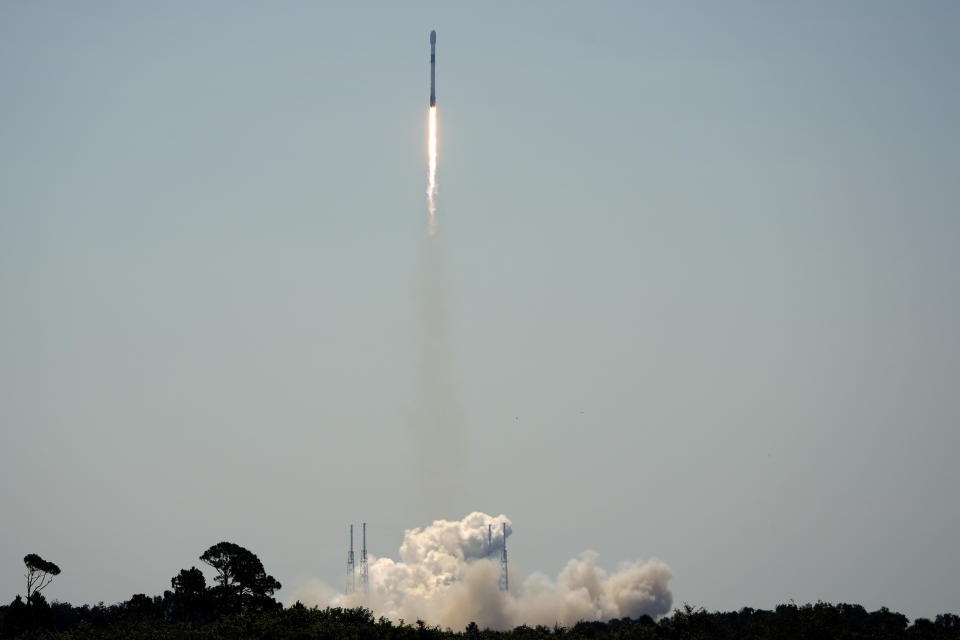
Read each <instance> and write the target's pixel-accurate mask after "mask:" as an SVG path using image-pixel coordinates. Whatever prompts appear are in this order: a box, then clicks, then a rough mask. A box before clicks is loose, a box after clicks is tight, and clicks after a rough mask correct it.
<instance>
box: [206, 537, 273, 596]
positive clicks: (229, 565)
mask: <svg viewBox="0 0 960 640" xmlns="http://www.w3.org/2000/svg"><path fill="white" fill-rule="evenodd" d="M200 560H201V561H202V562H204V563H206V564H208V565H210V566H211V567H213V568H214V569H216V571H217V576H216V577H215V578H214V581H216V582H217V583H218V585H219V586H218V587H216V589H217V590H218V591H219V592H220V595H221V597H222V599H223V600H224V601H225V603H226V604H227V606H228V607H229V608H230V609H233V610H235V611H248V610H262V609H272V608H275V607H276V606H277V602H276V601H275V600H274V599H273V597H272V596H273V593H274V592H275V591H276V590H277V589H279V588H280V583H279V582H278V581H277V580H276V578H274V577H273V576H270V575H267V572H266V571H265V570H264V568H263V563H262V562H260V558H258V557H257V556H256V555H255V554H254V553H253V552H252V551H249V550H248V549H244V548H243V547H241V546H240V545H238V544H234V543H233V542H219V543H217V544H215V545H213V546H212V547H210V548H209V549H207V550H206V551H205V552H204V553H203V555H202V556H200Z"/></svg>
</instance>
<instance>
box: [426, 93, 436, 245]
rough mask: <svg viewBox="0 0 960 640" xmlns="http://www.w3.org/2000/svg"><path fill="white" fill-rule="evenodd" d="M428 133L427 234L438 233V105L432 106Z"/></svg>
mask: <svg viewBox="0 0 960 640" xmlns="http://www.w3.org/2000/svg"><path fill="white" fill-rule="evenodd" d="M427 128H428V133H427V211H428V212H429V214H430V218H429V220H428V221H427V234H428V235H431V236H432V235H435V234H436V233H437V203H436V197H437V107H436V105H434V106H432V107H430V115H429V119H428V127H427Z"/></svg>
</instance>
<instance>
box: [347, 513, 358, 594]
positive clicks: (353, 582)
mask: <svg viewBox="0 0 960 640" xmlns="http://www.w3.org/2000/svg"><path fill="white" fill-rule="evenodd" d="M347 568H348V569H350V577H349V578H348V580H349V582H347V593H353V592H354V590H356V588H357V574H356V564H355V563H354V561H353V525H350V551H347Z"/></svg>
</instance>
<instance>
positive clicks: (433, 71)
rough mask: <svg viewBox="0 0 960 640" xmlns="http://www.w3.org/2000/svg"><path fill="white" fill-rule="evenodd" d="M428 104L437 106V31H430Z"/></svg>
mask: <svg viewBox="0 0 960 640" xmlns="http://www.w3.org/2000/svg"><path fill="white" fill-rule="evenodd" d="M430 106H431V107H435V106H437V32H436V31H431V32H430Z"/></svg>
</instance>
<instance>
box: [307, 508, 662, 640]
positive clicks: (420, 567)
mask: <svg viewBox="0 0 960 640" xmlns="http://www.w3.org/2000/svg"><path fill="white" fill-rule="evenodd" d="M501 523H506V525H507V527H506V532H507V536H509V535H510V534H511V532H512V529H511V525H510V520H509V519H508V518H507V517H506V516H504V515H500V516H496V517H491V516H489V515H487V514H485V513H480V512H474V513H471V514H470V515H468V516H467V517H466V518H464V519H463V520H460V521H449V520H436V521H434V522H433V524H431V525H429V526H426V527H421V528H417V529H409V530H407V531H406V533H405V534H404V538H403V543H402V544H401V545H400V560H398V561H394V560H392V559H390V558H372V559H371V561H370V593H369V596H367V595H366V594H363V593H359V592H357V593H352V594H336V595H333V596H330V591H329V589H326V590H325V588H323V587H321V586H320V585H317V584H316V583H312V584H308V585H304V586H303V587H301V588H299V589H298V590H297V591H296V592H295V593H294V594H293V596H292V597H291V601H296V600H300V601H301V602H303V603H304V604H309V605H318V606H328V605H329V606H344V607H357V606H365V607H368V608H370V609H371V610H372V611H373V612H374V614H376V615H378V616H380V615H382V616H386V617H387V618H390V619H392V620H395V621H397V620H400V619H403V620H406V621H408V622H410V621H413V620H424V621H425V622H427V623H428V624H431V625H439V626H440V627H443V628H446V627H449V628H451V629H456V630H459V629H463V628H464V627H465V626H466V625H467V624H468V623H470V622H471V621H473V622H476V623H477V624H478V625H479V626H480V628H487V627H489V628H492V629H510V628H513V627H516V626H518V625H521V624H527V625H537V624H543V625H547V626H553V625H554V624H561V625H564V626H570V625H573V624H575V623H576V622H578V621H580V620H609V619H611V618H623V617H627V616H629V617H631V618H636V617H639V616H642V615H644V614H646V615H649V616H651V617H656V616H659V615H663V614H666V613H668V612H669V611H670V608H671V606H672V603H673V595H672V594H671V593H670V590H669V589H668V588H667V582H668V581H669V580H670V578H671V577H672V575H673V573H672V571H671V570H670V567H668V566H667V565H666V564H664V563H663V562H660V561H659V560H656V559H652V560H649V561H647V562H639V561H638V562H626V563H623V564H621V565H620V568H619V569H618V570H617V571H615V572H613V573H608V572H606V571H604V570H603V569H601V568H600V567H598V566H597V554H596V553H593V552H591V551H586V552H584V553H582V554H581V555H580V556H579V557H577V558H574V559H572V560H570V561H569V562H568V563H567V565H566V567H564V569H563V570H562V571H561V572H560V574H559V575H558V576H557V578H556V580H551V579H550V578H548V577H547V576H546V575H543V574H540V573H535V574H533V575H531V576H529V577H528V578H526V580H524V581H523V582H522V583H520V585H519V586H517V587H514V588H512V590H511V591H509V592H507V591H499V590H498V589H497V578H498V576H499V567H498V566H497V562H496V560H497V557H498V554H499V552H500V549H502V547H503V535H502V532H501ZM488 524H492V525H493V532H494V537H493V541H492V544H488V542H487V525H488Z"/></svg>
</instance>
